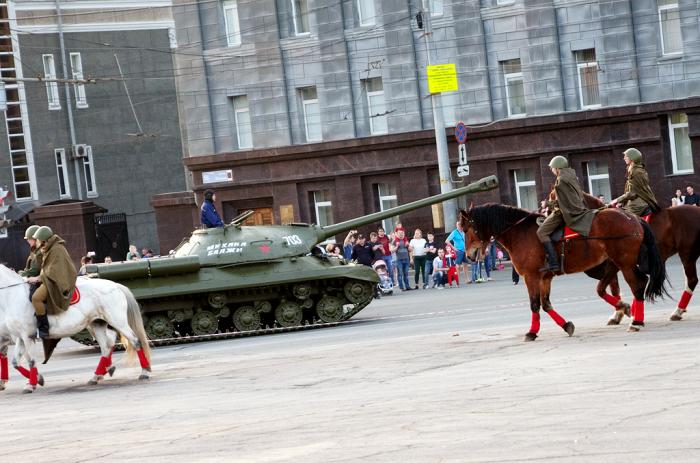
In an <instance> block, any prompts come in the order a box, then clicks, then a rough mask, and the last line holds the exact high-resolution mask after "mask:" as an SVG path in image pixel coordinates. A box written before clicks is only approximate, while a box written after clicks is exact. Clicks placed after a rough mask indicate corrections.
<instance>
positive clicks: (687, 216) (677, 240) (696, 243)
mask: <svg viewBox="0 0 700 463" xmlns="http://www.w3.org/2000/svg"><path fill="white" fill-rule="evenodd" d="M583 199H584V204H585V205H586V207H588V208H590V209H598V208H602V207H606V204H605V203H604V202H603V201H601V200H599V199H598V198H596V197H595V196H591V195H589V194H587V193H584V194H583ZM649 226H650V227H651V230H652V231H653V232H654V237H655V238H656V244H657V246H658V248H659V253H660V254H661V259H662V260H663V261H664V262H665V261H666V260H667V259H668V258H669V257H671V256H674V255H675V254H678V256H679V257H680V259H681V263H682V264H683V272H684V273H685V289H684V290H683V294H682V295H681V298H680V299H679V301H678V306H677V307H676V309H675V310H674V311H673V313H672V314H671V316H670V317H669V318H670V320H672V321H679V320H682V319H683V315H684V314H685V313H686V310H687V307H688V303H689V302H690V298H691V297H692V296H693V291H694V290H695V287H696V286H697V284H698V272H697V268H696V265H697V261H698V258H699V257H700V207H697V206H689V205H681V206H676V207H670V208H663V209H661V210H660V211H659V212H656V213H654V214H653V215H652V216H651V218H650V219H649ZM589 276H591V277H593V278H596V279H598V280H600V282H599V283H598V287H597V291H598V294H599V295H600V297H602V298H603V299H604V300H605V301H606V302H608V303H609V304H611V305H612V306H613V307H615V308H616V309H618V308H619V307H620V305H621V304H624V302H622V300H621V298H620V290H619V286H618V285H617V269H616V268H615V267H614V266H609V268H607V269H605V270H603V269H600V270H599V271H597V272H592V273H591V274H589ZM608 286H610V289H611V293H612V294H608V293H607V292H606V288H607V287H608ZM621 319H622V313H621V312H620V311H619V310H616V311H615V313H614V314H613V315H612V316H611V317H610V319H609V320H608V324H609V325H617V324H619V323H620V321H621Z"/></svg>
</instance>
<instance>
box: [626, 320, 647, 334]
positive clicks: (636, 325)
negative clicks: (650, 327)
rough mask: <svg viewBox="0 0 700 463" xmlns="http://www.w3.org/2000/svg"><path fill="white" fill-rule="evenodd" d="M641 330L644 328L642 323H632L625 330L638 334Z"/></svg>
mask: <svg viewBox="0 0 700 463" xmlns="http://www.w3.org/2000/svg"><path fill="white" fill-rule="evenodd" d="M642 328H644V322H632V323H631V324H630V326H629V328H627V331H629V332H631V333H638V332H640V331H642Z"/></svg>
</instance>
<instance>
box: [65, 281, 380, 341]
mask: <svg viewBox="0 0 700 463" xmlns="http://www.w3.org/2000/svg"><path fill="white" fill-rule="evenodd" d="M373 298H374V294H373V295H372V297H370V298H368V299H366V300H363V301H360V302H358V303H355V304H353V308H352V309H351V310H349V311H348V312H346V313H345V314H344V315H343V317H342V318H341V320H340V321H337V322H323V321H321V320H317V321H315V322H314V323H309V322H307V323H302V324H300V325H297V326H286V327H265V328H261V329H257V330H250V331H233V330H228V331H226V332H223V333H212V334H204V335H186V336H177V337H171V338H159V339H151V340H150V345H151V346H152V347H160V346H174V345H179V344H192V343H197V342H208V341H219V340H225V339H237V338H247V337H252V336H263V335H267V334H277V333H291V332H296V331H307V330H315V329H320V328H330V327H334V326H340V325H342V324H344V323H345V322H347V321H348V320H349V319H351V318H352V317H354V316H355V315H356V314H357V313H358V312H360V311H361V310H362V309H364V308H365V307H367V306H368V305H369V303H370V302H372V299H373ZM71 339H73V340H74V341H76V342H78V343H80V344H82V345H85V346H92V347H94V346H96V345H97V343H96V342H95V341H94V339H92V336H90V335H89V334H88V333H87V330H85V331H82V332H81V333H78V334H76V335H74V336H72V337H71ZM115 347H116V349H117V350H122V349H123V346H122V345H121V343H118V344H117V345H116V346H115Z"/></svg>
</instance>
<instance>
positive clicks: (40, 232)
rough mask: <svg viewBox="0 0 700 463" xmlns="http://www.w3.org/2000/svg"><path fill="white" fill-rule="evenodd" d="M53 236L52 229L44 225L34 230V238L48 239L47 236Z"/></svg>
mask: <svg viewBox="0 0 700 463" xmlns="http://www.w3.org/2000/svg"><path fill="white" fill-rule="evenodd" d="M52 236H53V230H51V229H50V228H49V227H47V226H46V225H44V226H43V227H39V228H38V229H37V231H36V232H34V239H35V240H39V241H48V239H49V238H51V237H52Z"/></svg>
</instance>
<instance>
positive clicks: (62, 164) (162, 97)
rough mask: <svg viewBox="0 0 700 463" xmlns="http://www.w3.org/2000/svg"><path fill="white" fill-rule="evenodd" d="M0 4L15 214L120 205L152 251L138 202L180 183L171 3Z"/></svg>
mask: <svg viewBox="0 0 700 463" xmlns="http://www.w3.org/2000/svg"><path fill="white" fill-rule="evenodd" d="M57 5H59V7H58V8H57ZM0 9H1V10H2V17H0V27H1V28H2V31H1V32H0V41H2V44H3V47H2V51H1V52H0V57H1V58H2V59H1V60H0V72H1V76H2V78H3V83H4V93H5V95H6V98H7V110H6V111H5V112H4V122H5V123H3V124H0V132H2V133H1V134H0V140H5V141H4V142H0V185H7V187H8V189H9V190H11V191H12V192H13V193H14V200H15V206H16V207H17V208H19V209H21V210H24V211H25V212H30V211H32V210H34V209H35V208H36V207H39V206H42V205H46V204H49V203H56V202H58V203H62V202H70V201H91V202H93V203H95V204H96V205H97V206H99V207H101V208H103V209H105V210H107V211H109V212H110V213H124V214H125V216H126V222H127V226H128V235H129V239H130V241H131V242H134V243H136V244H137V245H138V246H139V247H141V246H144V247H152V248H157V247H158V238H157V233H156V223H155V214H154V211H153V208H152V207H151V205H150V198H151V196H153V195H154V194H157V193H160V192H163V191H172V190H180V189H184V188H185V185H186V183H185V176H184V175H183V168H182V160H181V158H182V139H181V136H180V127H179V124H180V122H179V115H178V107H177V93H176V82H175V80H174V62H173V53H174V52H175V51H176V47H175V41H174V21H173V17H172V10H171V2H170V1H154V0H152V1H135V0H127V1H116V0H104V1H97V2H96V1H83V0H63V1H60V2H55V1H29V0H27V1H21V0H16V1H7V2H0ZM77 257H79V256H77ZM113 257H114V258H121V259H123V258H124V256H117V255H115V256H113Z"/></svg>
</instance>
